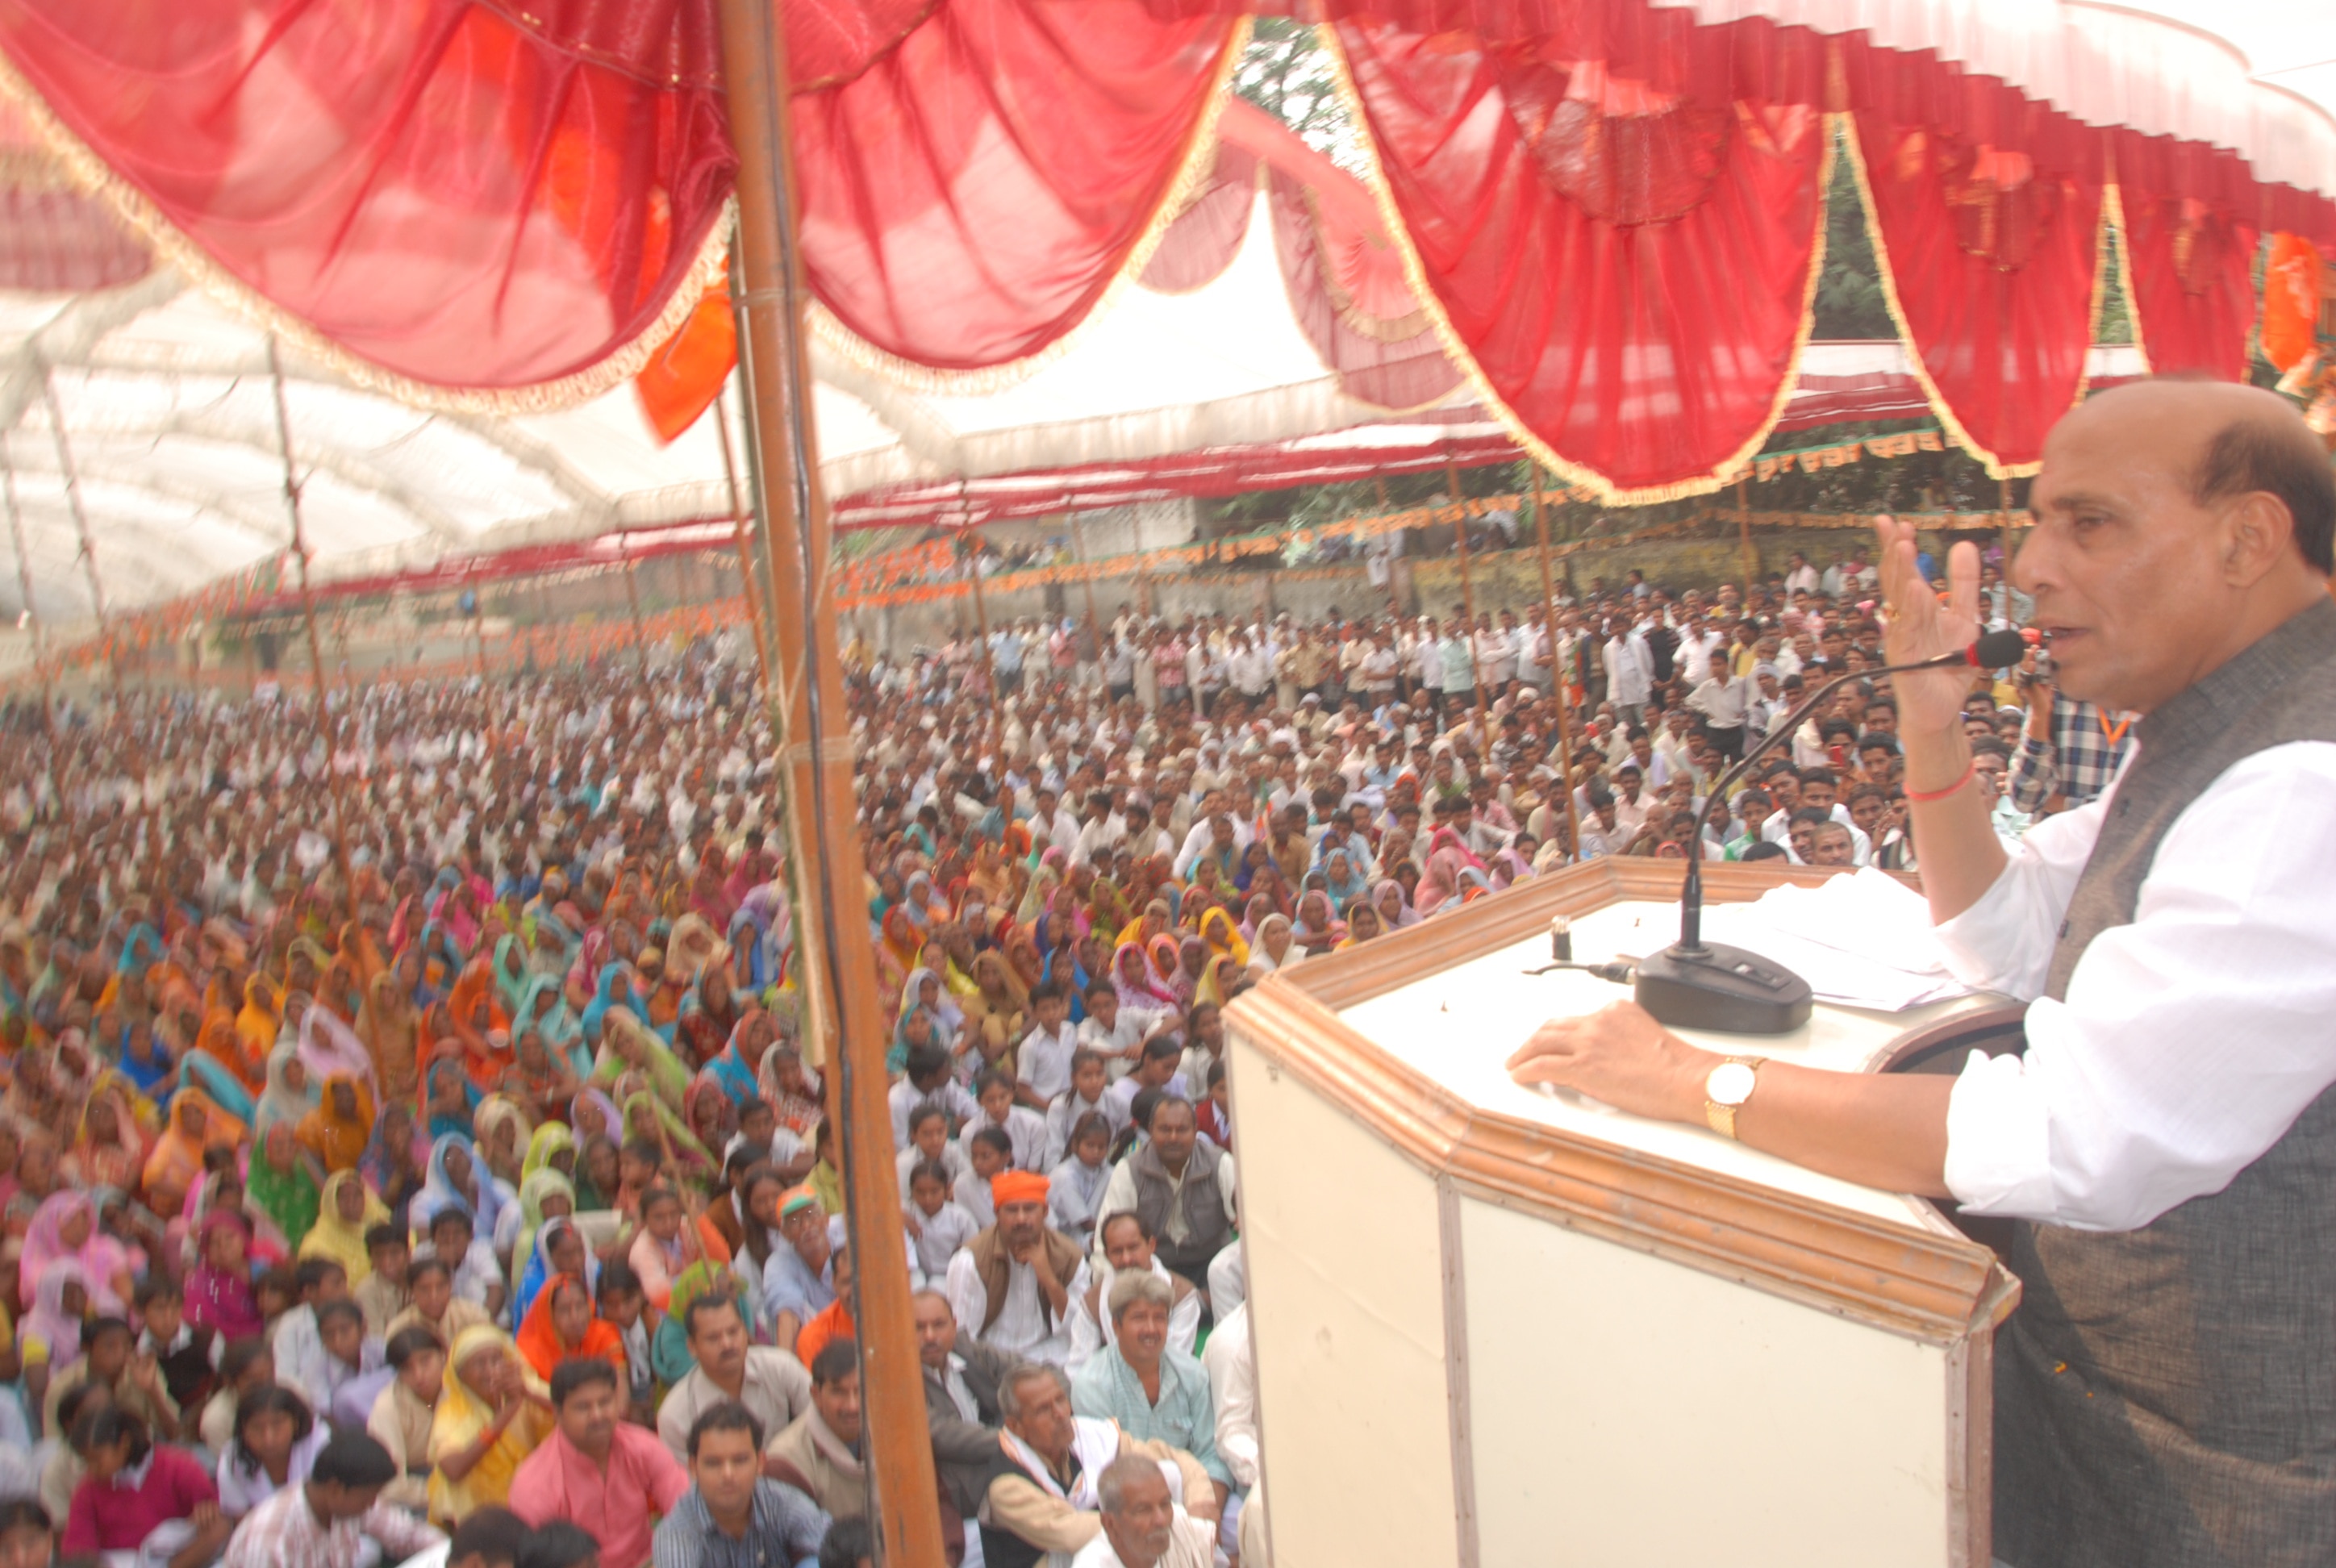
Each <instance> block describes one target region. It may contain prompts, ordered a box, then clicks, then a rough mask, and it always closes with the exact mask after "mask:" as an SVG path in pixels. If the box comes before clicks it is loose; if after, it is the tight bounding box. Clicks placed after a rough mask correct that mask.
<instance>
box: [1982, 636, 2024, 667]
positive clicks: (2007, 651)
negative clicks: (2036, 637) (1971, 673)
mask: <svg viewBox="0 0 2336 1568" xmlns="http://www.w3.org/2000/svg"><path fill="white" fill-rule="evenodd" d="M2027 654H2028V639H2027V638H2024V637H2022V636H2020V633H2018V632H2016V631H1989V632H1981V634H1980V638H1979V640H1978V641H1977V642H1975V643H1973V644H1971V653H1970V657H1971V663H1973V664H1975V665H1977V666H1978V667H1980V668H1981V669H2002V668H2004V667H2006V666H2008V665H2015V664H2018V663H2019V662H2020V660H2021V659H2022V658H2024V657H2027Z"/></svg>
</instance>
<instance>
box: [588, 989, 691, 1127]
mask: <svg viewBox="0 0 2336 1568" xmlns="http://www.w3.org/2000/svg"><path fill="white" fill-rule="evenodd" d="M628 1072H637V1073H639V1074H640V1075H641V1076H642V1079H643V1081H644V1082H645V1083H647V1086H649V1088H650V1090H651V1091H652V1092H653V1093H655V1094H656V1096H657V1098H658V1099H659V1100H661V1101H663V1102H664V1103H665V1105H666V1106H667V1108H668V1109H670V1110H672V1111H673V1112H675V1113H676V1115H678V1114H679V1112H680V1110H681V1100H682V1096H684V1095H686V1094H687V1093H688V1092H689V1080H690V1076H691V1075H690V1071H689V1069H688V1068H687V1067H685V1066H682V1064H681V1058H680V1057H676V1056H675V1055H674V1054H673V1052H672V1051H671V1050H670V1049H669V1048H667V1046H666V1044H665V1042H664V1041H662V1040H660V1039H658V1038H657V1036H656V1035H655V1034H654V1033H652V1032H651V1031H650V1030H649V1029H648V1027H647V1026H646V1025H644V1024H642V1023H641V1021H640V1020H639V1019H638V1018H635V1017H634V1016H633V1015H632V1014H630V1013H628V1012H618V1013H611V1014H609V1015H608V1027H606V1028H604V1029H603V1030H602V1031H601V1035H600V1056H599V1061H598V1062H597V1063H596V1064H595V1065H594V1066H593V1068H592V1076H591V1078H590V1080H589V1081H590V1083H591V1084H592V1085H593V1086H595V1087H605V1086H608V1085H610V1084H613V1083H615V1082H616V1081H617V1080H618V1078H620V1077H622V1076H624V1075H625V1074H626V1073H628Z"/></svg>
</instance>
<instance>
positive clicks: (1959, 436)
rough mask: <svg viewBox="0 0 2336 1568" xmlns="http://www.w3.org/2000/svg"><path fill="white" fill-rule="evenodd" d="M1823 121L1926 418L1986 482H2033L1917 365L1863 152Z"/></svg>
mask: <svg viewBox="0 0 2336 1568" xmlns="http://www.w3.org/2000/svg"><path fill="white" fill-rule="evenodd" d="M1826 118H1828V119H1830V120H1833V121H1835V122H1836V123H1837V126H1838V128H1839V131H1840V135H1841V141H1842V146H1843V149H1844V151H1845V152H1846V153H1847V154H1848V157H1849V168H1850V172H1851V174H1852V175H1853V176H1854V179H1855V180H1856V182H1857V200H1858V206H1859V209H1860V215H1861V216H1862V217H1863V218H1864V220H1865V241H1866V243H1867V244H1868V245H1871V246H1872V247H1873V248H1874V272H1875V273H1876V274H1877V275H1878V277H1879V278H1880V279H1881V283H1882V303H1883V305H1884V306H1885V307H1888V309H1889V311H1890V324H1891V325H1892V326H1895V327H1896V328H1897V329H1898V341H1899V343H1900V345H1901V346H1903V347H1904V349H1905V350H1906V365H1907V368H1909V369H1911V370H1912V371H1913V373H1914V380H1915V382H1916V384H1917V385H1920V386H1921V387H1922V396H1923V397H1924V398H1925V399H1926V400H1927V401H1928V402H1929V403H1930V404H1931V412H1932V414H1937V415H1938V416H1939V424H1940V427H1941V428H1942V429H1943V430H1944V431H1945V432H1946V433H1947V439H1949V440H1950V441H1952V442H1953V443H1955V444H1956V445H1957V446H1960V447H1961V448H1962V449H1963V450H1964V451H1965V452H1967V453H1970V454H1971V456H1972V457H1973V458H1974V459H1976V460H1977V461H1978V463H1979V465H1980V466H1981V468H1984V469H1985V470H1987V476H1988V477H1989V478H1990V479H2029V478H2031V477H2033V476H2034V475H2035V474H2036V473H2037V472H2039V470H2041V469H2042V468H2043V466H2044V465H2043V463H2040V462H2038V463H2006V462H2004V461H2003V460H2002V459H2001V458H2000V457H1999V456H1998V455H1997V454H1996V453H1994V451H1993V450H1991V449H1990V448H1989V447H1988V446H1987V445H1985V444H1984V443H1981V441H1980V439H1979V438H1978V437H1977V436H1975V435H1973V434H1971V432H1970V430H1968V429H1967V428H1965V426H1964V424H1963V422H1962V421H1961V420H1960V419H1958V418H1956V417H1955V411H1954V409H1953V407H1952V405H1951V404H1949V403H1948V402H1947V397H1946V394H1944V393H1942V392H1941V391H1940V390H1939V384H1938V383H1937V382H1935V381H1933V380H1932V379H1931V369H1930V366H1929V365H1925V364H1923V363H1922V346H1921V345H1920V344H1918V343H1916V342H1915V341H1914V329H1913V326H1910V325H1909V324H1908V322H1907V320H1906V307H1905V306H1904V305H1903V304H1902V303H1901V302H1900V301H1899V298H1898V275H1897V272H1896V270H1895V269H1894V268H1892V266H1891V265H1890V247H1889V245H1888V243H1887V242H1886V241H1884V240H1883V238H1882V223H1881V220H1880V219H1877V218H1876V217H1875V216H1874V187H1873V184H1872V181H1871V180H1870V178H1869V176H1868V174H1867V171H1866V167H1865V149H1864V147H1863V146H1862V145H1860V144H1859V142H1858V140H1857V125H1856V119H1855V116H1854V115H1852V114H1850V113H1849V112H1846V111H1844V112H1838V113H1835V114H1831V115H1828V116H1827V117H1826ZM2093 278H2094V283H2093V287H2094V289H2095V292H2096V296H2097V297H2096V304H2095V309H2096V313H2097V314H2098V290H2099V287H2100V268H2099V267H2098V264H2096V266H2095V267H2094V269H2093ZM2085 336H2087V337H2088V338H2089V337H2090V336H2092V329H2091V327H2090V326H2087V328H2086V330H2085ZM2085 348H2086V354H2087V357H2088V358H2089V357H2090V355H2091V351H2092V345H2091V344H2090V343H2088V344H2086V346H2085ZM2084 395H2085V377H2084V373H2083V371H2082V370H2081V369H2080V370H2079V371H2078V375H2077V396H2078V400H2079V401H2081V400H2082V399H2083V397H2084Z"/></svg>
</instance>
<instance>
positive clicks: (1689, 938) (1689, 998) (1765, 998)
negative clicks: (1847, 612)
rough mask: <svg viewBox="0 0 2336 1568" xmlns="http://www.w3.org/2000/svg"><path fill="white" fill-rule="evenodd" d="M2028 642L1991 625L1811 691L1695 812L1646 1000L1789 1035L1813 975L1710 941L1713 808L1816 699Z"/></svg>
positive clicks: (1988, 662)
mask: <svg viewBox="0 0 2336 1568" xmlns="http://www.w3.org/2000/svg"><path fill="white" fill-rule="evenodd" d="M2028 646H2029V645H2028V639H2027V638H2025V637H2023V636H2022V635H2021V634H2020V633H2019V632H2017V631H1990V632H1988V633H1986V634H1984V635H1983V636H1981V638H1979V639H1978V640H1977V641H1975V642H1973V643H1972V644H1971V646H1970V647H1968V648H1961V649H1958V650H1957V651H1955V652H1953V653H1948V654H1941V655H1940V656H1939V657H1936V658H1929V659H1923V660H1922V661H1920V662H1919V663H1915V664H1899V665H1890V666H1887V667H1883V668H1882V669H1878V670H1858V671H1855V672H1854V673H1853V674H1849V675H1838V676H1835V677H1833V678H1832V679H1831V680H1828V681H1826V682H1825V683H1824V684H1823V685H1821V686H1819V687H1817V689H1816V690H1815V691H1814V692H1812V693H1810V694H1809V696H1807V697H1806V698H1805V699H1804V700H1803V701H1802V703H1801V706H1798V707H1796V708H1795V709H1794V710H1793V711H1792V712H1791V713H1790V714H1788V715H1787V716H1786V718H1785V722H1784V723H1782V724H1780V725H1777V726H1775V727H1774V728H1772V729H1770V730H1769V732H1768V733H1767V735H1766V736H1765V737H1764V738H1763V739H1762V740H1761V742H1760V744H1759V745H1756V746H1754V747H1752V748H1751V749H1750V750H1749V751H1747V752H1746V753H1745V754H1744V760H1743V761H1741V762H1739V763H1737V765H1735V766H1734V767H1731V768H1729V769H1728V771H1727V772H1726V773H1724V774H1721V775H1720V776H1719V778H1718V782H1717V783H1715V784H1713V785H1712V786H1711V788H1710V789H1709V790H1708V791H1707V792H1706V793H1705V794H1704V797H1703V809H1702V810H1701V811H1699V812H1698V813H1696V817H1695V833H1694V834H1693V836H1692V837H1691V838H1690V840H1689V848H1690V853H1689V858H1688V862H1687V882H1686V885H1685V886H1684V887H1683V888H1681V889H1680V891H1679V940H1678V941H1677V942H1676V943H1674V944H1672V945H1671V946H1670V947H1668V948H1666V949H1664V950H1662V951H1661V952H1660V953H1656V954H1654V955H1653V956H1651V957H1650V958H1645V959H1640V961H1639V966H1638V975H1637V984H1636V990H1635V995H1636V997H1637V999H1638V1003H1639V1005H1640V1007H1642V1008H1646V1009H1647V1011H1649V1012H1650V1013H1652V1014H1653V1015H1654V1016H1655V1018H1657V1019H1658V1020H1659V1021H1660V1022H1662V1023H1665V1024H1669V1025H1673V1026H1675V1027H1681V1028H1690V1029H1717V1030H1719V1031H1721V1032H1723V1033H1727V1034H1737V1035H1782V1034H1789V1033H1791V1032H1792V1031H1793V1030H1795V1029H1796V1028H1799V1027H1801V1026H1802V1025H1803V1024H1805V1023H1806V1022H1808V1018H1809V1010H1810V1008H1811V1006H1812V1004H1813V1000H1814V998H1812V996H1811V995H1810V992H1809V983H1808V982H1807V981H1806V980H1805V979H1801V977H1800V976H1798V975H1796V974H1795V973H1793V971H1792V970H1790V969H1786V968H1784V967H1783V966H1782V965H1780V964H1777V963H1775V962H1772V961H1771V960H1769V959H1764V958H1762V957H1761V956H1760V955H1759V954H1757V953H1754V952H1747V951H1746V950H1744V949H1742V948H1731V947H1728V946H1727V945H1726V944H1724V943H1720V942H1706V941H1705V940H1703V830H1704V827H1705V824H1707V823H1708V822H1709V821H1710V820H1711V813H1712V808H1713V807H1714V806H1716V805H1718V803H1720V802H1721V801H1723V800H1726V799H1727V798H1728V788H1729V786H1731V785H1732V784H1735V783H1736V781H1737V779H1739V778H1742V777H1743V776H1744V773H1745V770H1746V769H1747V768H1749V767H1750V766H1751V765H1753V764H1754V763H1756V762H1758V761H1759V760H1760V759H1761V758H1762V757H1764V756H1766V755H1768V754H1769V753H1770V752H1771V751H1774V750H1775V749H1776V746H1777V745H1780V744H1782V743H1783V742H1784V741H1785V740H1786V738H1787V737H1789V736H1790V735H1792V734H1793V733H1794V732H1795V731H1796V730H1797V729H1799V728H1800V727H1801V724H1802V722H1803V721H1804V720H1806V718H1807V717H1808V716H1809V715H1810V714H1811V713H1813V712H1815V709H1816V706H1817V704H1819V703H1821V702H1823V701H1824V700H1825V698H1827V697H1829V696H1832V695H1833V694H1834V693H1835V692H1836V691H1838V690H1840V689H1841V688H1842V687H1844V686H1846V685H1848V684H1849V683H1850V682H1851V681H1853V680H1864V679H1866V678H1869V677H1873V676H1877V675H1904V674H1908V673H1911V672H1913V671H1914V670H1923V669H2000V668H2001V667H2004V666H2006V665H2013V664H2017V663H2019V662H2020V658H2021V657H2023V656H2024V655H2026V653H2027V652H2028Z"/></svg>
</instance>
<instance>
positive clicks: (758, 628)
mask: <svg viewBox="0 0 2336 1568" xmlns="http://www.w3.org/2000/svg"><path fill="white" fill-rule="evenodd" d="M714 428H715V431H716V432H717V433H720V435H721V437H722V480H723V482H724V483H725V484H726V485H727V486H729V490H730V534H731V538H732V539H733V540H734V541H735V542H736V544H737V546H738V586H739V588H740V589H742V590H743V591H744V593H745V599H746V624H747V626H748V627H749V628H751V629H752V630H753V632H754V663H755V666H756V667H758V668H760V669H761V670H762V672H763V687H764V690H766V691H767V690H768V689H769V688H770V685H771V649H770V647H769V645H768V644H766V643H765V642H764V640H763V611H762V608H761V606H762V595H761V592H760V591H759V590H758V589H756V587H755V585H754V555H753V554H752V553H751V552H750V551H749V550H747V548H746V516H747V507H746V498H745V494H744V493H743V492H741V491H740V490H739V488H738V458H737V454H736V453H734V452H733V451H732V450H731V443H730V404H729V401H728V399H726V398H725V397H724V396H723V394H720V393H718V392H717V393H715V394H714Z"/></svg>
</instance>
